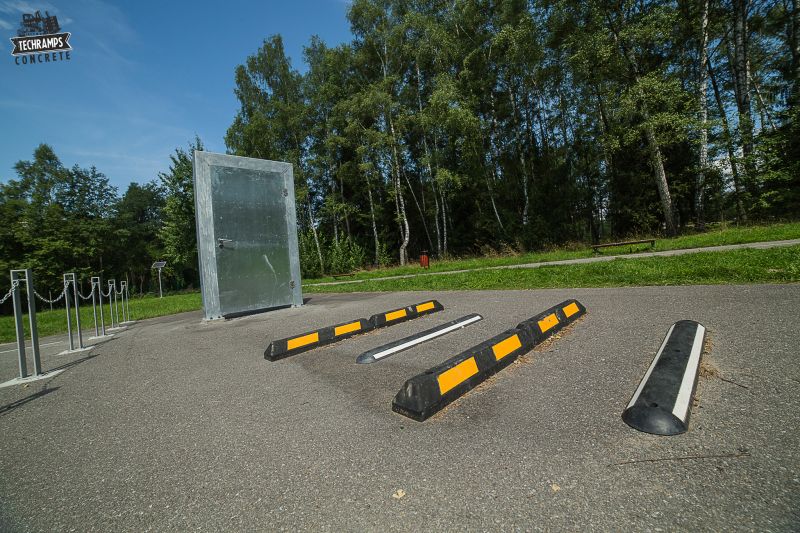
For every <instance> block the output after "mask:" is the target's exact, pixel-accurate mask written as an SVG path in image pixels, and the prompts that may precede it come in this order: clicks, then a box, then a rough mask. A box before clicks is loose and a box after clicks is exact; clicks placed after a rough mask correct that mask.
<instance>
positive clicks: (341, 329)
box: [333, 322, 361, 337]
mask: <svg viewBox="0 0 800 533" xmlns="http://www.w3.org/2000/svg"><path fill="white" fill-rule="evenodd" d="M360 329H361V322H351V323H350V324H345V325H344V326H336V328H334V330H333V335H334V337H338V336H339V335H344V334H345V333H350V332H352V331H358V330H360Z"/></svg>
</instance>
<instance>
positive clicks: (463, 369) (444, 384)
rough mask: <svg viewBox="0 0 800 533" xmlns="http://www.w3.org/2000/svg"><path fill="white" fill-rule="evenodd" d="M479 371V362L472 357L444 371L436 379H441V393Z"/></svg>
mask: <svg viewBox="0 0 800 533" xmlns="http://www.w3.org/2000/svg"><path fill="white" fill-rule="evenodd" d="M477 373H478V364H477V363H476V362H475V358H474V357H470V358H469V359H466V360H464V361H462V362H460V363H458V364H457V365H456V366H454V367H453V368H451V369H449V370H446V371H444V372H442V373H441V374H440V375H439V376H438V377H437V378H436V379H437V380H438V381H439V394H444V393H446V392H447V391H449V390H450V389H452V388H453V387H455V386H456V385H458V384H459V383H463V382H464V381H465V380H467V379H469V378H471V377H472V376H474V375H475V374H477Z"/></svg>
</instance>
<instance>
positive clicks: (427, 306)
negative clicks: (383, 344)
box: [369, 300, 444, 328]
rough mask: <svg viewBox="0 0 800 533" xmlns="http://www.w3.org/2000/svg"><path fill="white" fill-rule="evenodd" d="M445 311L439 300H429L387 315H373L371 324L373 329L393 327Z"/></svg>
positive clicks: (386, 313) (394, 310)
mask: <svg viewBox="0 0 800 533" xmlns="http://www.w3.org/2000/svg"><path fill="white" fill-rule="evenodd" d="M443 309H444V306H442V304H440V303H439V302H438V301H437V300H428V301H426V302H422V303H418V304H415V305H409V306H408V307H401V308H399V309H393V310H392V311H387V312H385V313H378V314H375V315H372V316H371V317H370V319H369V322H370V324H372V327H373V328H382V327H386V326H393V325H394V324H399V323H400V322H406V321H407V320H411V319H414V318H417V317H420V316H423V315H429V314H431V313H436V312H438V311H441V310H443Z"/></svg>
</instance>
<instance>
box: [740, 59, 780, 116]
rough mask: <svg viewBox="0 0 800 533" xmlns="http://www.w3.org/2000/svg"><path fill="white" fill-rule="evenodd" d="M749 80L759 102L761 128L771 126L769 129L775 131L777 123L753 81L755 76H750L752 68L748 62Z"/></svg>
mask: <svg viewBox="0 0 800 533" xmlns="http://www.w3.org/2000/svg"><path fill="white" fill-rule="evenodd" d="M747 79H748V80H749V81H750V85H752V86H753V91H754V92H755V93H756V100H758V109H759V112H760V114H761V128H762V129H763V128H764V124H765V123H766V124H769V129H771V130H772V131H775V122H774V121H773V120H772V115H770V113H769V108H768V107H767V104H766V103H765V102H764V99H763V98H762V97H761V91H759V90H758V84H757V83H756V81H755V80H754V79H753V76H752V75H751V74H750V67H749V61H748V67H747Z"/></svg>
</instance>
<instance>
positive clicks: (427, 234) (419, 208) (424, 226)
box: [400, 170, 433, 248]
mask: <svg viewBox="0 0 800 533" xmlns="http://www.w3.org/2000/svg"><path fill="white" fill-rule="evenodd" d="M400 173H401V174H402V175H403V177H404V178H405V179H406V183H407V184H408V190H409V191H411V197H412V198H413V199H414V204H415V205H416V206H417V212H419V218H420V219H421V220H422V229H423V231H425V237H427V238H428V246H430V247H431V248H433V241H432V240H431V234H430V232H429V231H428V223H427V222H426V221H425V218H426V217H425V211H424V210H423V208H422V206H421V205H420V203H419V200H417V194H416V193H415V192H414V187H412V186H411V180H409V179H408V174H406V172H405V171H403V170H401V171H400ZM422 192H423V194H424V192H425V191H422ZM423 200H424V198H423Z"/></svg>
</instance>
